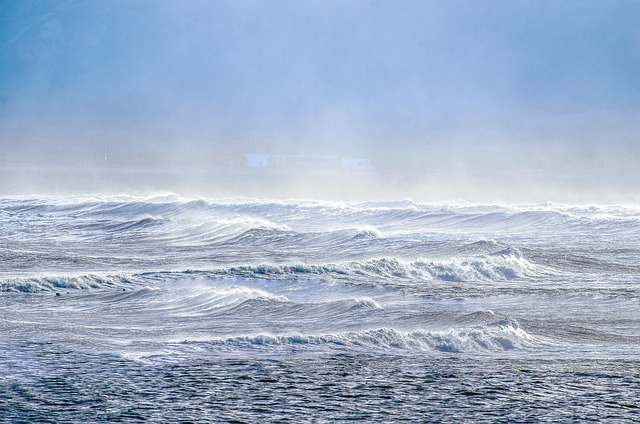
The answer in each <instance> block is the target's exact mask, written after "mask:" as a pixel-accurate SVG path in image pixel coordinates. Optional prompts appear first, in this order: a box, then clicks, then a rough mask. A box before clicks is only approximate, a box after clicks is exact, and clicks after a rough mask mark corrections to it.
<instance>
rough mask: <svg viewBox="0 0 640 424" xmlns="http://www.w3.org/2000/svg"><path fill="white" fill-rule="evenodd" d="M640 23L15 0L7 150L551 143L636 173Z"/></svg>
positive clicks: (469, 6) (142, 152) (614, 1)
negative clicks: (632, 159) (603, 157)
mask: <svg viewBox="0 0 640 424" xmlns="http://www.w3.org/2000/svg"><path fill="white" fill-rule="evenodd" d="M639 22H640V3H639V2H638V1H634V0H611V1H577V0H575V1H570V0H567V1H507V0H478V1H455V0H454V1H401V2H398V1H386V0H367V1H215V2H214V1H199V0H190V1H142V0H138V1H124V0H120V1H118V0H114V1H110V2H98V1H67V2H50V1H34V0H24V1H7V0H5V1H3V2H2V3H0V46H1V49H0V129H1V130H2V133H3V134H4V135H3V136H2V139H1V141H0V142H1V143H2V147H3V150H4V151H5V152H6V155H5V159H6V158H9V159H6V160H13V161H25V160H34V158H37V159H38V160H44V159H43V157H45V158H50V159H51V160H54V159H52V158H55V160H61V159H60V158H67V159H65V160H74V161H78V160H82V161H87V162H91V161H93V160H95V158H96V157H98V156H100V155H97V156H96V152H97V151H99V150H100V149H98V146H101V145H103V144H104V143H105V142H107V141H108V142H109V143H110V145H111V148H112V150H113V151H114V155H115V156H114V157H116V158H117V157H118V152H120V157H121V158H122V160H123V161H125V159H126V160H128V161H131V160H133V161H136V160H138V161H145V160H155V161H158V160H159V161H162V160H164V159H167V160H168V158H174V159H175V158H178V157H180V154H179V153H178V152H180V151H184V152H185V153H184V155H183V156H184V157H193V155H192V152H193V151H194V149H200V150H201V151H203V152H206V153H207V155H213V154H215V152H216V151H220V150H221V149H222V150H224V149H231V148H233V147H234V146H235V147H236V148H238V149H244V150H254V151H256V150H273V149H279V150H288V151H308V152H314V153H332V152H338V153H343V152H344V153H345V154H347V153H348V154H357V155H361V156H371V157H374V158H378V160H379V161H382V162H384V161H387V162H388V165H389V166H397V164H399V163H405V162H409V163H412V164H413V163H414V162H416V163H419V162H420V161H419V160H418V159H416V158H420V157H422V156H424V157H426V156H429V157H432V156H433V155H432V153H433V152H434V151H437V152H438V154H441V155H442V156H443V157H451V156H452V155H454V154H455V155H457V157H458V158H460V157H462V158H463V159H464V158H466V159H465V160H467V161H469V162H473V161H475V160H480V159H478V158H481V160H492V159H491V157H492V156H494V155H495V153H496V151H502V152H506V151H520V152H522V153H521V154H520V155H521V157H515V158H514V160H522V158H523V157H527V156H529V155H530V153H531V152H533V151H536V149H539V148H544V149H546V150H547V151H548V152H550V154H551V153H553V154H557V155H558V158H559V159H558V162H560V161H562V162H563V163H564V162H566V159H567V158H573V160H575V161H576V162H580V161H583V162H584V164H585V166H590V164H591V163H592V162H593V161H598V159H597V156H598V155H599V154H601V152H602V151H606V152H609V153H607V154H608V155H609V157H610V162H611V159H613V161H614V162H615V161H618V162H620V163H621V165H624V166H631V165H633V164H629V163H628V162H629V158H628V156H629V155H630V154H632V153H637V152H638V151H639V149H638V147H637V146H638V144H640V141H639V140H638V136H637V135H636V134H638V131H637V130H638V124H637V123H636V122H637V120H638V117H639V113H638V112H639V111H640V25H639V24H638V23H639ZM612 152H613V153H612ZM616 152H619V154H618V153H616ZM618 155H619V157H618ZM594 157H595V159H594ZM132 158H135V159H132ZM184 160H186V159H184ZM425 160H426V159H425ZM553 163H555V162H553ZM580 163H582V162H580ZM476 165H477V164H476ZM533 166H540V164H539V163H536V164H535V165H533Z"/></svg>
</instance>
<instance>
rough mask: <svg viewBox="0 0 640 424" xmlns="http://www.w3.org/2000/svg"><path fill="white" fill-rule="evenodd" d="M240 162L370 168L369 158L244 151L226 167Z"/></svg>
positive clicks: (257, 165)
mask: <svg viewBox="0 0 640 424" xmlns="http://www.w3.org/2000/svg"><path fill="white" fill-rule="evenodd" d="M240 162H242V163H243V165H244V166H246V167H247V168H268V169H299V170H307V169H312V170H313V169H346V170H367V169H372V166H371V162H370V161H369V159H366V158H360V159H352V158H340V157H339V156H338V155H288V154H267V153H245V154H244V158H243V160H242V161H237V160H236V161H234V162H229V164H228V165H227V166H228V167H231V168H232V167H237V166H239V165H237V164H239V163H240Z"/></svg>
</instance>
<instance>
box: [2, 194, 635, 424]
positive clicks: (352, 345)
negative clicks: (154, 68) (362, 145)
mask: <svg viewBox="0 0 640 424" xmlns="http://www.w3.org/2000/svg"><path fill="white" fill-rule="evenodd" d="M639 399H640V209H637V208H632V207H622V206H585V207H577V206H568V205H561V204H534V205H520V206H504V205H478V204H470V203H466V202H455V203H439V204H434V203H430V204H420V203H415V202H412V201H411V200H403V201H397V202H370V203H337V202H333V203H332V202H318V201H298V200H290V201H268V200H258V199H199V200H190V199H184V198H181V197H179V196H176V195H164V196H159V197H151V198H138V197H130V196H61V197H42V196H32V197H19V196H17V197H5V198H1V199H0V419H1V420H2V421H23V422H29V421H33V422H86V421H90V422H100V421H126V422H131V421H136V420H148V421H163V422H167V421H170V422H174V421H189V422H198V421H214V422H218V421H240V422H243V421H244V422H263V421H311V422H325V421H347V420H363V421H367V422H376V421H377V422H390V421H400V420H404V421H417V422H425V421H436V422H463V421H468V422H543V421H548V422H551V421H553V422H556V421H565V422H584V421H606V422H616V421H617V422H630V421H640V401H639Z"/></svg>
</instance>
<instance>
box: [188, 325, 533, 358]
mask: <svg viewBox="0 0 640 424" xmlns="http://www.w3.org/2000/svg"><path fill="white" fill-rule="evenodd" d="M181 343H182V344H187V345H190V344H193V345H209V346H214V347H224V348H239V349H242V348H261V347H264V348H269V347H282V346H285V347H287V346H288V347H304V346H327V347H330V348H333V349H335V348H345V349H363V350H366V351H371V350H372V349H373V350H385V351H389V350H391V351H440V352H453V353H462V352H483V351H486V352H495V351H508V350H512V349H523V348H534V347H535V346H537V345H541V344H544V343H545V342H544V341H543V340H542V339H539V338H537V337H534V336H532V335H530V334H529V333H527V332H526V331H524V330H523V329H522V328H521V327H520V326H519V325H518V323H517V322H516V321H515V320H509V319H504V320H501V321H498V322H496V323H494V324H491V325H488V326H478V327H469V328H455V329H448V330H444V331H424V330H420V331H400V330H396V329H393V328H377V329H371V330H363V331H353V332H345V333H338V334H322V335H303V334H287V335H268V334H259V335H255V336H238V337H229V338H218V339H210V340H185V341H183V342H181Z"/></svg>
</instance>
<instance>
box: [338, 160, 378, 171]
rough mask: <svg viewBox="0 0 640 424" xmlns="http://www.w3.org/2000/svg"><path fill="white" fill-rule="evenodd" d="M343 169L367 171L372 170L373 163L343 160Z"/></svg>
mask: <svg viewBox="0 0 640 424" xmlns="http://www.w3.org/2000/svg"><path fill="white" fill-rule="evenodd" d="M342 169H351V170H367V169H372V167H371V161H370V160H369V159H365V158H361V159H351V158H349V159H342Z"/></svg>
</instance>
